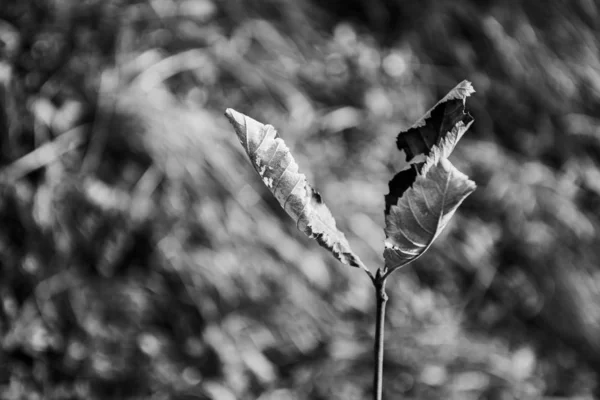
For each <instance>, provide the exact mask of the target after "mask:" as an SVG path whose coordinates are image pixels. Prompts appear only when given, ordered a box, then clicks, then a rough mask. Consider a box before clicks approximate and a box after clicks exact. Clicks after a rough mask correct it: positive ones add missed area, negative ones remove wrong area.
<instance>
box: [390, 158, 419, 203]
mask: <svg viewBox="0 0 600 400" xmlns="http://www.w3.org/2000/svg"><path fill="white" fill-rule="evenodd" d="M422 167H423V163H420V164H414V165H412V166H411V167H410V169H405V170H404V171H400V172H398V173H397V174H396V175H395V176H394V177H393V178H392V180H391V181H390V182H389V183H388V186H389V188H390V193H388V194H386V195H385V215H388V214H389V212H390V208H391V207H392V206H393V205H396V204H398V199H400V198H401V197H402V195H403V194H404V192H406V191H407V190H408V188H410V187H411V186H412V184H413V183H414V182H415V179H417V174H418V171H419V170H420V169H421V168H422Z"/></svg>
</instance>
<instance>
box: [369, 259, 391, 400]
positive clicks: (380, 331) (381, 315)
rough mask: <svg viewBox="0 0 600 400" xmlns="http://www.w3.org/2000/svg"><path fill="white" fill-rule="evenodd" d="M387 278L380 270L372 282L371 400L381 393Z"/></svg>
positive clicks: (379, 399) (376, 399)
mask: <svg viewBox="0 0 600 400" xmlns="http://www.w3.org/2000/svg"><path fill="white" fill-rule="evenodd" d="M386 278H387V276H386V274H385V273H384V272H383V271H382V270H381V269H379V270H377V275H376V276H375V279H374V281H373V283H374V285H375V296H376V298H377V319H376V322H375V346H374V356H375V373H374V376H373V399H374V400H381V396H382V393H383V341H384V329H385V305H386V303H387V300H388V296H387V294H386V293H385V280H386Z"/></svg>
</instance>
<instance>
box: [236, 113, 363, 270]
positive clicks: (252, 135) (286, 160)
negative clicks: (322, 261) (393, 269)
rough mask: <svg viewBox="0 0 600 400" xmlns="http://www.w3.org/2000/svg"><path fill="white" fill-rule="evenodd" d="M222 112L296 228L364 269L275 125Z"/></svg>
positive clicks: (351, 263) (342, 260) (355, 265)
mask: <svg viewBox="0 0 600 400" xmlns="http://www.w3.org/2000/svg"><path fill="white" fill-rule="evenodd" d="M225 115H226V116H227V118H228V119H229V122H231V124H232V125H233V127H234V128H235V131H236V133H237V135H238V137H239V139H240V142H241V143H242V146H243V147H244V149H245V150H246V153H248V156H249V157H250V161H251V163H252V165H253V166H254V169H256V171H257V172H258V174H259V175H260V177H261V178H262V180H263V182H264V184H265V185H266V186H267V187H268V188H269V190H270V191H271V192H272V193H273V195H275V198H277V201H279V204H280V205H281V206H282V207H283V209H284V210H285V211H286V212H287V213H288V214H289V215H290V217H292V219H293V220H294V221H295V222H296V226H297V227H298V229H300V230H301V231H302V232H304V233H305V234H306V235H308V236H309V237H311V238H314V239H316V240H317V242H318V243H319V244H320V245H321V246H323V247H324V248H326V249H328V250H329V251H331V253H332V254H333V255H334V256H335V257H336V258H337V259H338V260H340V261H341V262H342V263H344V264H347V265H351V266H353V267H361V268H363V269H365V270H367V268H366V267H365V266H364V264H363V263H362V261H361V260H360V259H359V258H358V256H356V255H355V254H354V252H353V251H352V250H351V249H350V245H349V243H348V241H347V240H346V237H345V236H344V234H343V233H342V232H341V231H339V230H338V229H337V227H336V223H335V219H334V218H333V215H332V214H331V211H329V208H327V206H326V205H325V203H323V200H322V199H321V196H320V195H319V193H318V192H317V191H316V190H314V189H313V188H312V187H311V186H310V184H309V183H308V182H307V181H306V176H304V174H302V173H300V172H299V171H298V164H297V163H296V161H295V160H294V158H293V157H292V154H291V153H290V150H289V149H288V147H287V146H286V144H285V143H284V141H283V140H282V139H281V138H280V137H279V135H278V134H277V131H276V130H275V128H273V127H272V126H271V125H264V124H261V123H260V122H258V121H256V120H254V119H252V118H250V117H247V116H245V115H243V114H241V113H239V112H237V111H235V110H232V109H230V108H229V109H227V111H226V112H225Z"/></svg>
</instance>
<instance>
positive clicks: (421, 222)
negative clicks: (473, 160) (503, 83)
mask: <svg viewBox="0 0 600 400" xmlns="http://www.w3.org/2000/svg"><path fill="white" fill-rule="evenodd" d="M473 92H474V90H473V87H472V86H471V84H470V83H469V82H467V81H463V82H461V83H460V84H459V85H458V86H457V87H455V88H454V89H453V90H451V91H450V92H449V93H448V94H447V95H446V96H445V97H444V98H443V99H442V100H441V101H440V102H438V103H437V104H436V105H435V107H433V108H432V109H431V110H429V111H428V112H427V113H426V114H425V115H424V116H423V117H422V118H421V119H420V120H419V121H417V122H416V123H415V124H414V125H413V126H412V127H411V128H410V129H408V130H407V131H406V132H400V133H399V134H398V137H397V140H396V143H397V145H398V149H399V150H403V151H405V153H406V159H407V161H411V160H413V159H414V158H415V157H418V156H420V157H418V158H421V157H424V159H425V161H424V162H420V163H419V162H415V161H414V160H413V163H412V164H411V166H410V168H409V169H407V170H404V171H400V172H399V173H398V174H396V176H394V178H393V179H392V180H391V181H390V182H389V188H390V193H389V194H388V195H386V196H385V224H386V227H385V234H386V240H385V250H384V258H385V267H386V269H387V270H388V271H390V272H391V271H393V270H395V269H397V268H399V267H402V266H403V265H406V264H408V263H409V262H411V261H414V260H415V259H417V258H418V257H419V256H421V255H422V254H423V253H424V252H425V251H426V250H427V249H428V248H429V246H430V245H431V243H433V241H434V240H435V238H436V237H437V236H438V235H439V234H440V232H441V231H442V230H443V229H444V227H445V226H446V225H447V223H448V221H449V220H450V219H451V218H452V216H453V215H454V212H455V211H456V209H457V208H458V206H459V205H460V204H461V203H462V201H463V200H464V199H465V198H466V197H467V196H468V195H469V194H471V193H472V192H473V191H474V190H475V187H476V186H475V183H474V182H473V181H471V180H470V179H469V178H468V177H467V176H466V175H465V174H463V173H462V172H460V171H458V170H457V169H456V167H454V165H452V163H450V161H448V156H450V153H452V150H454V147H455V146H456V143H457V142H458V141H459V140H460V138H461V137H462V135H463V134H464V133H465V132H466V130H467V129H468V128H469V126H470V125H471V124H472V123H473V117H471V115H469V113H468V112H467V110H466V107H465V102H466V98H467V97H468V96H469V95H470V94H471V93H473Z"/></svg>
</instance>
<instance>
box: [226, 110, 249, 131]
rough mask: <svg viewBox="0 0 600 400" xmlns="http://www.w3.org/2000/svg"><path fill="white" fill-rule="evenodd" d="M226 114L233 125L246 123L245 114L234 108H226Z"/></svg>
mask: <svg viewBox="0 0 600 400" xmlns="http://www.w3.org/2000/svg"><path fill="white" fill-rule="evenodd" d="M225 116H226V117H227V119H228V120H229V122H230V123H231V125H233V126H234V127H237V126H239V125H244V123H245V121H244V119H245V118H244V114H242V113H240V112H237V111H235V110H234V109H233V108H228V109H227V110H225Z"/></svg>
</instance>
